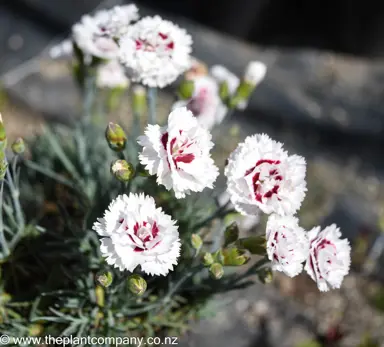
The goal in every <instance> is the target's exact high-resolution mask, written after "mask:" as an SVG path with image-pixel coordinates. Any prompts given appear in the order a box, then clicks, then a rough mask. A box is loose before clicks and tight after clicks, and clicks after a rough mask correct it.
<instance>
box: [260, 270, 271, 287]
mask: <svg viewBox="0 0 384 347" xmlns="http://www.w3.org/2000/svg"><path fill="white" fill-rule="evenodd" d="M257 276H258V277H259V280H260V281H261V282H262V283H264V284H269V283H271V282H272V280H273V273H272V270H271V269H270V268H263V269H261V270H259V271H258V273H257Z"/></svg>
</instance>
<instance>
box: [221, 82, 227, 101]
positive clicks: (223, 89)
mask: <svg viewBox="0 0 384 347" xmlns="http://www.w3.org/2000/svg"><path fill="white" fill-rule="evenodd" d="M219 96H220V99H221V100H222V101H223V103H227V100H228V98H229V87H228V82H227V81H223V82H221V83H220V86H219Z"/></svg>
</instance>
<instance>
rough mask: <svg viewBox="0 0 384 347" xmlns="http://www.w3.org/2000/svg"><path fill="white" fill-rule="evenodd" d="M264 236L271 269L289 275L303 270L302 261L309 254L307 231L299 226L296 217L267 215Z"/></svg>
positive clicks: (295, 274)
mask: <svg viewBox="0 0 384 347" xmlns="http://www.w3.org/2000/svg"><path fill="white" fill-rule="evenodd" d="M266 238H267V254H268V258H269V260H270V261H271V262H272V269H273V270H276V271H281V272H284V273H285V274H286V275H287V276H289V277H295V276H297V275H298V274H299V273H300V272H301V271H303V263H304V262H305V261H306V260H307V258H308V254H309V241H308V237H307V232H306V231H305V230H304V229H303V228H301V227H299V225H298V219H297V218H296V217H292V216H284V217H282V216H278V215H275V214H273V215H271V216H269V218H268V222H267V230H266Z"/></svg>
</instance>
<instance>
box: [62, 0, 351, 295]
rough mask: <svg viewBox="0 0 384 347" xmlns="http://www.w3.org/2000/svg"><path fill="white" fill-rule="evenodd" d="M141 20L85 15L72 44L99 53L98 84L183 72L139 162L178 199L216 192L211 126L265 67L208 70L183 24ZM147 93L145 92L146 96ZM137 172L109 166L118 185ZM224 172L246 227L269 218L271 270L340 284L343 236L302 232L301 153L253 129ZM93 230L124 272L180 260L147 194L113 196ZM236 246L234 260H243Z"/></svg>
mask: <svg viewBox="0 0 384 347" xmlns="http://www.w3.org/2000/svg"><path fill="white" fill-rule="evenodd" d="M138 17H139V16H138V10H137V8H136V7H135V6H134V5H128V6H122V7H115V8H113V9H111V10H104V11H100V12H98V13H96V15H95V16H93V17H91V16H84V17H83V18H82V19H81V21H80V23H78V24H76V25H75V26H74V27H73V41H74V43H75V47H77V48H78V49H80V50H81V51H82V52H83V55H84V56H90V57H93V58H98V59H96V61H97V64H98V65H97V81H96V82H97V85H98V86H99V87H100V88H125V87H127V86H128V85H129V79H128V77H127V76H126V74H127V75H129V78H130V79H132V81H134V82H139V83H141V84H143V85H145V86H147V87H150V88H155V87H160V88H163V87H165V86H167V85H168V84H170V83H173V82H174V81H175V80H176V79H177V78H178V76H179V75H181V74H183V73H184V81H183V82H182V83H181V85H180V87H179V96H180V99H181V100H179V101H178V102H176V103H175V104H174V105H173V109H172V112H171V113H170V114H169V117H168V122H167V124H166V125H165V126H160V125H157V124H150V125H148V126H147V128H146V129H145V131H144V135H142V136H140V137H139V138H138V144H139V145H140V146H141V147H142V150H141V152H140V153H139V162H140V164H141V165H142V166H143V167H144V168H145V170H146V171H147V172H148V173H149V175H153V176H156V182H157V184H158V185H162V186H164V187H165V188H166V189H167V190H169V191H170V190H172V191H173V192H174V196H175V197H176V199H182V198H185V197H186V196H187V195H190V194H191V193H192V192H202V191H203V190H204V189H205V188H209V189H213V187H214V183H215V181H216V179H217V177H218V175H219V169H218V168H217V167H216V165H215V163H214V161H213V159H212V158H211V153H210V152H211V149H212V148H213V146H214V144H213V142H212V136H211V134H210V132H209V130H211V129H212V128H213V126H214V125H216V124H219V123H221V122H222V120H223V119H224V117H225V116H226V115H227V113H228V111H229V110H231V109H244V108H245V107H246V106H247V104H248V101H249V98H250V95H251V93H252V92H253V90H254V89H255V87H256V86H257V85H258V84H259V83H260V82H261V81H262V80H263V79H264V77H265V74H266V66H265V64H264V63H262V62H258V61H252V62H250V63H249V64H248V66H247V67H246V69H245V72H244V75H243V76H242V78H241V79H239V78H238V77H237V76H236V75H234V74H233V73H232V72H230V71H229V70H228V69H226V68H225V67H224V66H221V65H215V66H213V67H212V68H211V69H208V68H207V67H206V66H205V65H204V64H202V63H200V62H199V61H197V60H193V59H192V58H191V56H190V54H191V50H192V48H191V45H192V39H191V37H190V36H189V35H188V34H187V32H186V31H185V30H184V29H181V28H179V27H178V26H177V25H175V24H173V23H171V22H169V21H166V20H163V19H162V18H160V17H159V16H155V17H145V18H142V19H141V20H138V19H139V18H138ZM64 48H65V49H67V48H68V47H61V51H64ZM58 50H60V49H59V48H58ZM56 53H57V55H59V53H60V52H56ZM92 61H94V60H92ZM143 95H144V94H143ZM153 95H154V93H152V92H151V93H148V99H150V98H153ZM137 100H138V99H137V97H136V101H137ZM140 100H141V99H140ZM136 103H137V102H136ZM154 105H155V102H154V100H152V101H151V102H149V111H150V112H149V113H150V116H151V117H152V118H151V119H152V120H156V118H155V114H154V113H155V108H154ZM136 106H137V105H136ZM139 108H140V109H142V107H136V108H135V110H136V111H137V110H138V109H139ZM116 129H118V128H117V127H116V126H114V127H112V128H111V126H110V129H109V130H110V131H109V133H107V135H108V134H109V135H111V136H107V139H108V141H109V144H110V147H111V148H112V149H114V150H116V151H122V150H124V148H125V141H124V143H120V142H121V141H120V142H119V141H118V142H119V143H112V142H113V141H114V137H113V136H112V135H113V134H114V132H113V131H112V130H114V131H115V132H116ZM111 131H112V132H111ZM121 131H122V130H121ZM119 138H120V137H119ZM116 144H117V145H118V146H117V145H116ZM134 171H135V169H134V168H133V166H132V165H131V164H130V163H127V162H125V161H120V162H119V166H118V167H117V166H116V165H114V166H113V167H112V172H113V173H114V175H115V176H116V177H117V178H118V179H119V180H121V181H123V182H124V181H125V180H130V179H131V177H133V176H134ZM224 174H225V176H226V178H227V191H226V194H227V196H229V199H230V203H231V205H232V206H233V208H234V209H235V210H237V211H238V212H239V213H240V214H241V215H242V216H244V217H246V219H244V220H243V221H242V222H244V223H245V224H248V225H249V226H252V225H255V224H257V223H258V221H259V216H260V214H261V213H265V214H267V215H269V219H268V223H267V227H266V239H267V243H266V255H267V257H268V258H269V260H270V261H271V265H272V268H273V269H274V270H277V271H282V272H284V273H285V274H287V275H288V276H291V277H294V276H296V275H298V274H299V273H300V272H302V270H303V268H304V269H305V270H306V271H307V272H308V274H309V275H310V277H311V278H312V279H314V280H315V281H316V282H317V284H318V287H319V289H320V290H322V291H324V290H328V289H330V288H338V287H339V286H340V285H341V282H342V279H343V277H344V276H345V275H346V274H347V273H348V271H349V264H350V248H349V244H348V241H347V240H341V239H340V237H341V234H340V231H339V230H338V229H337V228H336V226H330V227H327V228H325V229H324V230H323V231H321V230H320V228H319V227H317V228H315V229H313V230H312V231H310V232H306V231H305V230H304V229H303V228H301V227H300V226H299V221H298V219H297V217H295V214H296V213H297V212H298V211H299V209H300V206H301V204H302V202H303V200H304V198H305V194H306V192H307V187H306V180H305V175H306V162H305V159H304V158H303V157H301V156H298V155H291V154H288V152H287V151H286V150H285V149H284V147H283V144H282V143H279V142H277V141H274V140H273V139H271V138H270V137H269V136H267V135H265V134H256V135H253V136H249V137H247V138H246V139H245V141H244V142H242V143H240V144H239V145H238V146H237V148H236V149H235V150H234V151H233V152H232V153H231V154H230V156H229V158H228V160H227V165H226V167H225V171H224ZM94 229H95V230H96V232H97V233H98V234H99V235H100V236H102V237H103V238H102V240H101V245H102V246H101V251H102V253H103V255H104V256H105V257H106V260H107V263H108V264H110V265H113V266H115V267H117V268H119V269H120V270H124V269H126V270H128V271H133V270H134V269H135V268H136V267H137V266H138V265H141V268H142V270H143V271H144V272H146V273H148V274H156V275H166V274H167V273H168V271H170V270H172V268H173V265H175V264H176V263H177V258H178V255H179V252H180V241H179V238H178V232H177V227H176V226H175V223H174V222H173V221H172V219H171V217H170V216H167V215H165V214H164V213H163V212H162V210H161V209H157V208H156V206H155V202H154V200H153V199H152V198H150V197H146V196H144V195H135V194H130V195H129V196H126V195H122V196H119V197H117V198H116V199H115V200H114V201H113V202H112V203H111V205H110V206H109V209H108V210H107V211H106V213H105V216H104V217H103V218H101V219H99V220H98V222H97V223H95V225H94ZM236 252H237V251H235V253H233V254H232V255H231V257H233V259H232V258H231V257H230V258H231V259H232V261H231V262H232V263H240V262H241V263H242V262H243V260H244V261H245V258H242V257H243V255H242V254H240V253H239V254H237V253H236ZM227 257H228V255H227ZM239 257H240V258H239ZM304 263H305V265H304ZM219 265H220V264H219ZM215 266H216V267H218V265H215ZM220 266H221V265H220ZM219 272H220V271H219ZM220 273H221V272H220Z"/></svg>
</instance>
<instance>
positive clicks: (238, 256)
mask: <svg viewBox="0 0 384 347" xmlns="http://www.w3.org/2000/svg"><path fill="white" fill-rule="evenodd" d="M223 256H224V261H223V264H224V265H226V266H241V265H244V264H245V263H247V262H248V260H249V257H248V256H247V255H245V252H244V251H241V250H239V249H238V248H236V247H231V248H226V249H224V250H223Z"/></svg>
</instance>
